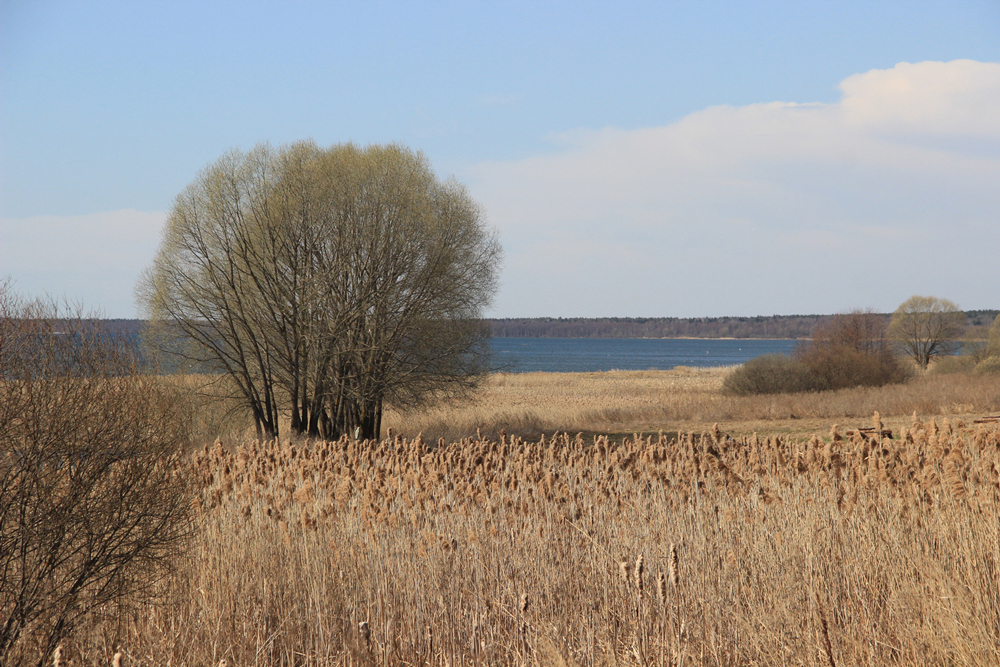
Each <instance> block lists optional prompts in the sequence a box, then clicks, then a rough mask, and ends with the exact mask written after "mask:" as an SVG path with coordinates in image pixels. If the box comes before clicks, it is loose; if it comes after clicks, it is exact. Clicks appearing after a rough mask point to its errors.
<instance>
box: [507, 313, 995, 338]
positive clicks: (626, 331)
mask: <svg viewBox="0 0 1000 667" xmlns="http://www.w3.org/2000/svg"><path fill="white" fill-rule="evenodd" d="M998 313H1000V311H998V310H968V311H966V312H965V315H966V317H967V318H968V324H969V325H970V326H980V325H987V326H988V325H990V324H992V323H993V319H994V318H995V317H996V316H997V314H998ZM830 317H832V316H831V315H770V316H763V315H758V316H756V317H598V318H589V317H558V318H557V317H531V318H503V319H491V320H487V321H488V322H489V323H490V324H491V325H492V326H493V335H494V336H496V337H497V338H809V337H810V336H811V335H812V330H813V328H814V327H815V326H816V325H817V324H819V323H820V322H822V321H824V320H828V319H830ZM889 317H890V316H889V315H888V314H886V315H885V318H886V319H887V320H888V319H889Z"/></svg>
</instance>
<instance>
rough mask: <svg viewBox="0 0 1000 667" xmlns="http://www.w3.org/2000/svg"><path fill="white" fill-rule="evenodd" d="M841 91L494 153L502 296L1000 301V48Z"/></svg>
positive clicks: (628, 308) (523, 305)
mask: <svg viewBox="0 0 1000 667" xmlns="http://www.w3.org/2000/svg"><path fill="white" fill-rule="evenodd" d="M840 89H841V91H842V93H843V95H842V98H841V100H840V101H838V102H836V103H832V104H797V103H789V102H771V103H766V104H754V105H749V106H743V107H731V106H719V107H711V108H708V109H704V110H702V111H699V112H697V113H693V114H691V115H689V116H687V117H685V118H683V119H682V120H680V121H678V122H676V123H673V124H671V125H667V126H663V127H652V128H643V129H636V130H622V129H617V128H606V129H602V130H597V131H584V130H578V131H574V132H571V133H566V134H565V135H561V136H560V137H557V138H556V139H557V140H556V142H555V143H556V146H557V150H556V151H555V152H554V153H553V154H551V155H546V156H537V157H531V158H527V159H523V160H518V161H512V162H502V163H487V164H481V165H479V166H478V167H477V168H476V169H475V170H474V171H473V172H472V174H471V179H470V181H471V185H472V190H473V192H474V194H475V195H476V196H477V197H479V198H480V200H481V201H482V202H483V203H484V205H485V207H486V210H487V211H488V212H489V214H490V217H491V220H492V222H493V223H494V224H495V225H496V226H497V227H498V228H499V230H500V232H501V235H502V238H503V240H504V243H505V245H506V246H507V248H508V269H507V271H506V274H505V287H504V289H503V291H502V293H501V295H500V298H499V299H498V302H497V306H496V312H498V313H499V314H504V315H639V314H643V315H711V314H756V313H788V312H803V311H808V312H830V311H835V310H842V309H846V308H850V307H853V306H872V307H876V308H883V309H891V308H894V307H895V306H896V305H897V304H898V303H899V302H900V301H902V300H903V299H905V298H906V297H908V296H909V295H910V294H912V293H918V292H919V293H925V292H926V293H932V294H939V295H941V296H945V297H948V298H951V299H953V300H957V301H959V302H960V303H962V304H963V305H965V306H966V307H969V308H974V307H996V306H997V305H1000V297H998V296H997V295H996V292H995V282H996V272H995V268H994V266H995V259H994V257H995V250H994V249H995V248H996V247H997V245H998V244H1000V224H998V223H1000V187H997V184H998V183H1000V64H997V63H980V62H973V61H968V60H959V61H953V62H948V63H940V62H924V63H916V64H909V63H901V64H899V65H897V66H896V67H894V68H892V69H888V70H873V71H870V72H866V73H862V74H856V75H854V76H851V77H848V78H847V79H845V80H844V81H843V82H842V83H841V85H840ZM542 257H544V258H546V260H545V261H540V260H539V258H542ZM859 275H863V276H866V278H865V279H864V280H859V279H858V276H859ZM609 285H610V286H613V289H610V290H609V289H607V286H609ZM609 292H610V293H611V295H610V296H605V295H606V294H608V293H609Z"/></svg>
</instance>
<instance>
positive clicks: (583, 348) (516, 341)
mask: <svg viewBox="0 0 1000 667" xmlns="http://www.w3.org/2000/svg"><path fill="white" fill-rule="evenodd" d="M797 343H798V341H796V340H761V339H753V340H747V339H740V340H720V339H714V338H712V339H708V338H492V339H490V347H491V348H492V350H493V355H494V360H495V361H496V362H497V363H498V364H500V365H501V366H502V370H504V371H506V372H508V373H531V372H534V371H545V372H549V373H593V372H599V371H611V370H627V371H645V370H669V369H671V368H674V367H675V366H700V367H704V366H733V365H735V364H742V363H744V362H746V361H749V360H750V359H753V358H754V357H759V356H761V355H762V354H786V353H788V352H791V351H792V350H793V349H794V348H795V345H796V344H797Z"/></svg>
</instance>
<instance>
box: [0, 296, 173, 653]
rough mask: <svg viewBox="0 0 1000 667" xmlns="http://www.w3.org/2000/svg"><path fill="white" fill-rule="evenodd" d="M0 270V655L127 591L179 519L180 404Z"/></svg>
mask: <svg viewBox="0 0 1000 667" xmlns="http://www.w3.org/2000/svg"><path fill="white" fill-rule="evenodd" d="M8 287H9V283H8V284H0V664H4V665H17V664H30V663H35V664H39V665H41V664H42V663H43V662H48V659H49V658H48V656H51V654H52V651H53V650H54V649H55V647H56V645H57V644H58V643H59V642H60V641H61V640H62V639H63V638H64V637H66V636H68V635H69V634H70V633H71V632H72V630H73V628H74V626H75V625H76V624H77V623H78V622H80V621H81V619H83V618H84V617H85V616H88V615H91V614H95V613H102V612H108V613H112V612H113V611H114V609H115V608H116V607H119V606H121V605H124V604H126V603H129V602H131V601H133V600H135V599H136V598H141V597H142V596H143V595H145V593H146V592H147V591H148V589H149V587H150V585H151V584H152V583H153V582H154V581H155V580H156V579H157V578H158V577H159V576H160V575H161V574H162V572H163V569H162V565H163V564H164V563H165V562H166V560H167V559H168V557H170V556H171V555H172V554H174V553H175V552H176V551H177V550H178V548H179V547H180V546H181V545H182V544H183V542H184V540H185V538H186V537H187V535H188V534H189V532H190V526H189V523H188V521H187V517H188V511H189V507H190V498H189V496H188V495H187V492H186V489H187V486H186V483H185V480H184V479H183V478H182V477H179V476H178V475H177V474H176V466H175V463H176V461H175V458H174V456H175V454H177V453H178V451H179V448H180V446H181V445H182V444H183V440H184V438H183V435H184V434H183V433H182V432H181V431H180V430H179V427H178V426H177V425H178V424H179V423H181V419H180V415H179V414H178V413H177V410H175V409H174V405H175V404H174V403H173V401H172V398H171V395H170V394H169V393H167V392H166V391H165V390H164V389H163V387H162V386H161V384H160V383H159V382H158V381H157V380H156V378H154V377H149V376H146V375H143V374H142V373H140V372H139V368H138V364H137V359H136V357H135V354H134V352H133V346H131V345H130V344H129V343H128V342H127V341H124V340H121V339H117V338H115V337H114V336H111V335H109V334H108V333H107V332H106V331H103V330H102V329H101V327H100V324H99V323H98V322H96V321H93V320H88V319H86V318H83V317H81V316H79V314H76V315H72V316H68V317H67V316H64V315H63V314H62V313H61V312H60V311H59V309H57V308H55V307H54V306H52V305H45V304H39V303H24V302H21V301H19V300H17V299H16V298H15V297H14V296H13V295H12V294H11V292H10V290H9V289H8Z"/></svg>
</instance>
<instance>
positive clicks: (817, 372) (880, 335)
mask: <svg viewBox="0 0 1000 667" xmlns="http://www.w3.org/2000/svg"><path fill="white" fill-rule="evenodd" d="M887 326H888V322H887V321H886V319H885V317H884V316H882V315H879V314H877V313H872V312H857V311H856V312H852V313H849V314H847V315H837V316H835V317H833V318H832V319H831V320H829V321H828V322H826V323H823V324H820V325H819V326H817V327H816V329H815V331H814V332H813V337H812V339H811V340H809V341H806V342H803V343H802V344H801V345H799V346H798V348H797V349H796V350H795V352H794V353H793V354H792V355H791V356H787V355H766V356H763V357H757V358H756V359H752V360H750V361H749V362H747V363H745V364H743V365H742V366H741V367H739V368H737V369H736V370H734V371H733V372H732V373H730V374H729V376H728V377H726V379H725V381H724V382H723V389H724V390H725V391H726V392H727V393H730V394H736V395H740V396H747V395H751V394H778V393H792V392H801V391H824V390H830V389H846V388H850V387H881V386H884V385H887V384H895V383H900V382H905V381H906V380H907V379H908V377H909V375H910V373H909V371H908V369H907V367H906V365H904V364H903V363H902V362H901V361H900V359H899V358H898V357H897V356H896V355H895V354H893V352H892V348H891V346H890V344H889V341H888V339H887V337H886V329H887Z"/></svg>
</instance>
